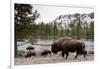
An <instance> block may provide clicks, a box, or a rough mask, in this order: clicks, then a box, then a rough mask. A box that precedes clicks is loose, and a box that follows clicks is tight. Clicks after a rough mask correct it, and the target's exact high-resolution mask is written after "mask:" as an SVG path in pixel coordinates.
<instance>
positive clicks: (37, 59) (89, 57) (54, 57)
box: [14, 53, 94, 65]
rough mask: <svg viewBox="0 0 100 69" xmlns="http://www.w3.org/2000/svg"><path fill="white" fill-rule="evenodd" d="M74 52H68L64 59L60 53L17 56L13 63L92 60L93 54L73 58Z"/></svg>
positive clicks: (27, 63)
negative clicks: (26, 56)
mask: <svg viewBox="0 0 100 69" xmlns="http://www.w3.org/2000/svg"><path fill="white" fill-rule="evenodd" d="M74 57H75V53H71V54H69V56H68V58H67V59H65V58H63V57H62V56H61V54H54V55H51V54H48V55H46V56H32V57H28V58H25V57H17V58H15V60H14V62H15V65H29V64H47V63H65V62H82V61H93V60H94V54H88V55H87V56H86V58H84V57H83V55H79V56H78V57H77V59H74Z"/></svg>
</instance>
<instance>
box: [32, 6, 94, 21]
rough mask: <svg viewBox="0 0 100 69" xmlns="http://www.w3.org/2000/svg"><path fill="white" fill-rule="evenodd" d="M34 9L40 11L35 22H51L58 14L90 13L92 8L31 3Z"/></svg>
mask: <svg viewBox="0 0 100 69" xmlns="http://www.w3.org/2000/svg"><path fill="white" fill-rule="evenodd" d="M34 9H36V10H38V12H39V13H40V18H38V19H37V20H36V22H41V21H43V22H45V23H47V22H51V21H53V20H55V18H56V17H57V16H59V15H65V14H74V13H91V12H93V11H94V9H93V8H79V7H77V8H76V7H58V6H49V5H48V6H45V5H33V11H34Z"/></svg>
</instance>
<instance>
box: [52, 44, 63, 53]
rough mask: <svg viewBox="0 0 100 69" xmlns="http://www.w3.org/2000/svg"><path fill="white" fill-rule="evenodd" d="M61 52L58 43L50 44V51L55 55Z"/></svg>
mask: <svg viewBox="0 0 100 69" xmlns="http://www.w3.org/2000/svg"><path fill="white" fill-rule="evenodd" d="M61 50H62V47H61V45H60V44H58V43H53V44H52V47H51V51H52V52H53V53H55V54H57V52H59V51H61Z"/></svg>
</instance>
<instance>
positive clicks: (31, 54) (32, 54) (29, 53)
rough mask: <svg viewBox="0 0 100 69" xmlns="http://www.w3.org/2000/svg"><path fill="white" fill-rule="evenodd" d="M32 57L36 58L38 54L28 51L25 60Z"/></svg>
mask: <svg viewBox="0 0 100 69" xmlns="http://www.w3.org/2000/svg"><path fill="white" fill-rule="evenodd" d="M31 56H36V53H35V52H32V51H28V52H27V54H26V55H25V58H27V57H31Z"/></svg>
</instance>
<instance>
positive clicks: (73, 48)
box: [51, 37, 86, 59]
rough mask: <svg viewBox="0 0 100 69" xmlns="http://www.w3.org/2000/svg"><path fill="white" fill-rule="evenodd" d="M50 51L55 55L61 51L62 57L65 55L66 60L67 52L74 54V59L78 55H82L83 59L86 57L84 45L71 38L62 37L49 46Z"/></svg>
mask: <svg viewBox="0 0 100 69" xmlns="http://www.w3.org/2000/svg"><path fill="white" fill-rule="evenodd" d="M51 51H52V52H53V53H55V54H57V52H59V51H62V57H64V55H65V54H66V58H67V57H68V55H69V52H76V56H75V59H76V58H77V56H78V55H79V54H83V55H84V58H85V55H86V50H85V44H84V43H83V42H82V41H80V40H77V39H73V38H71V37H62V38H60V39H57V40H56V41H55V42H54V43H53V44H52V46H51Z"/></svg>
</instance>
